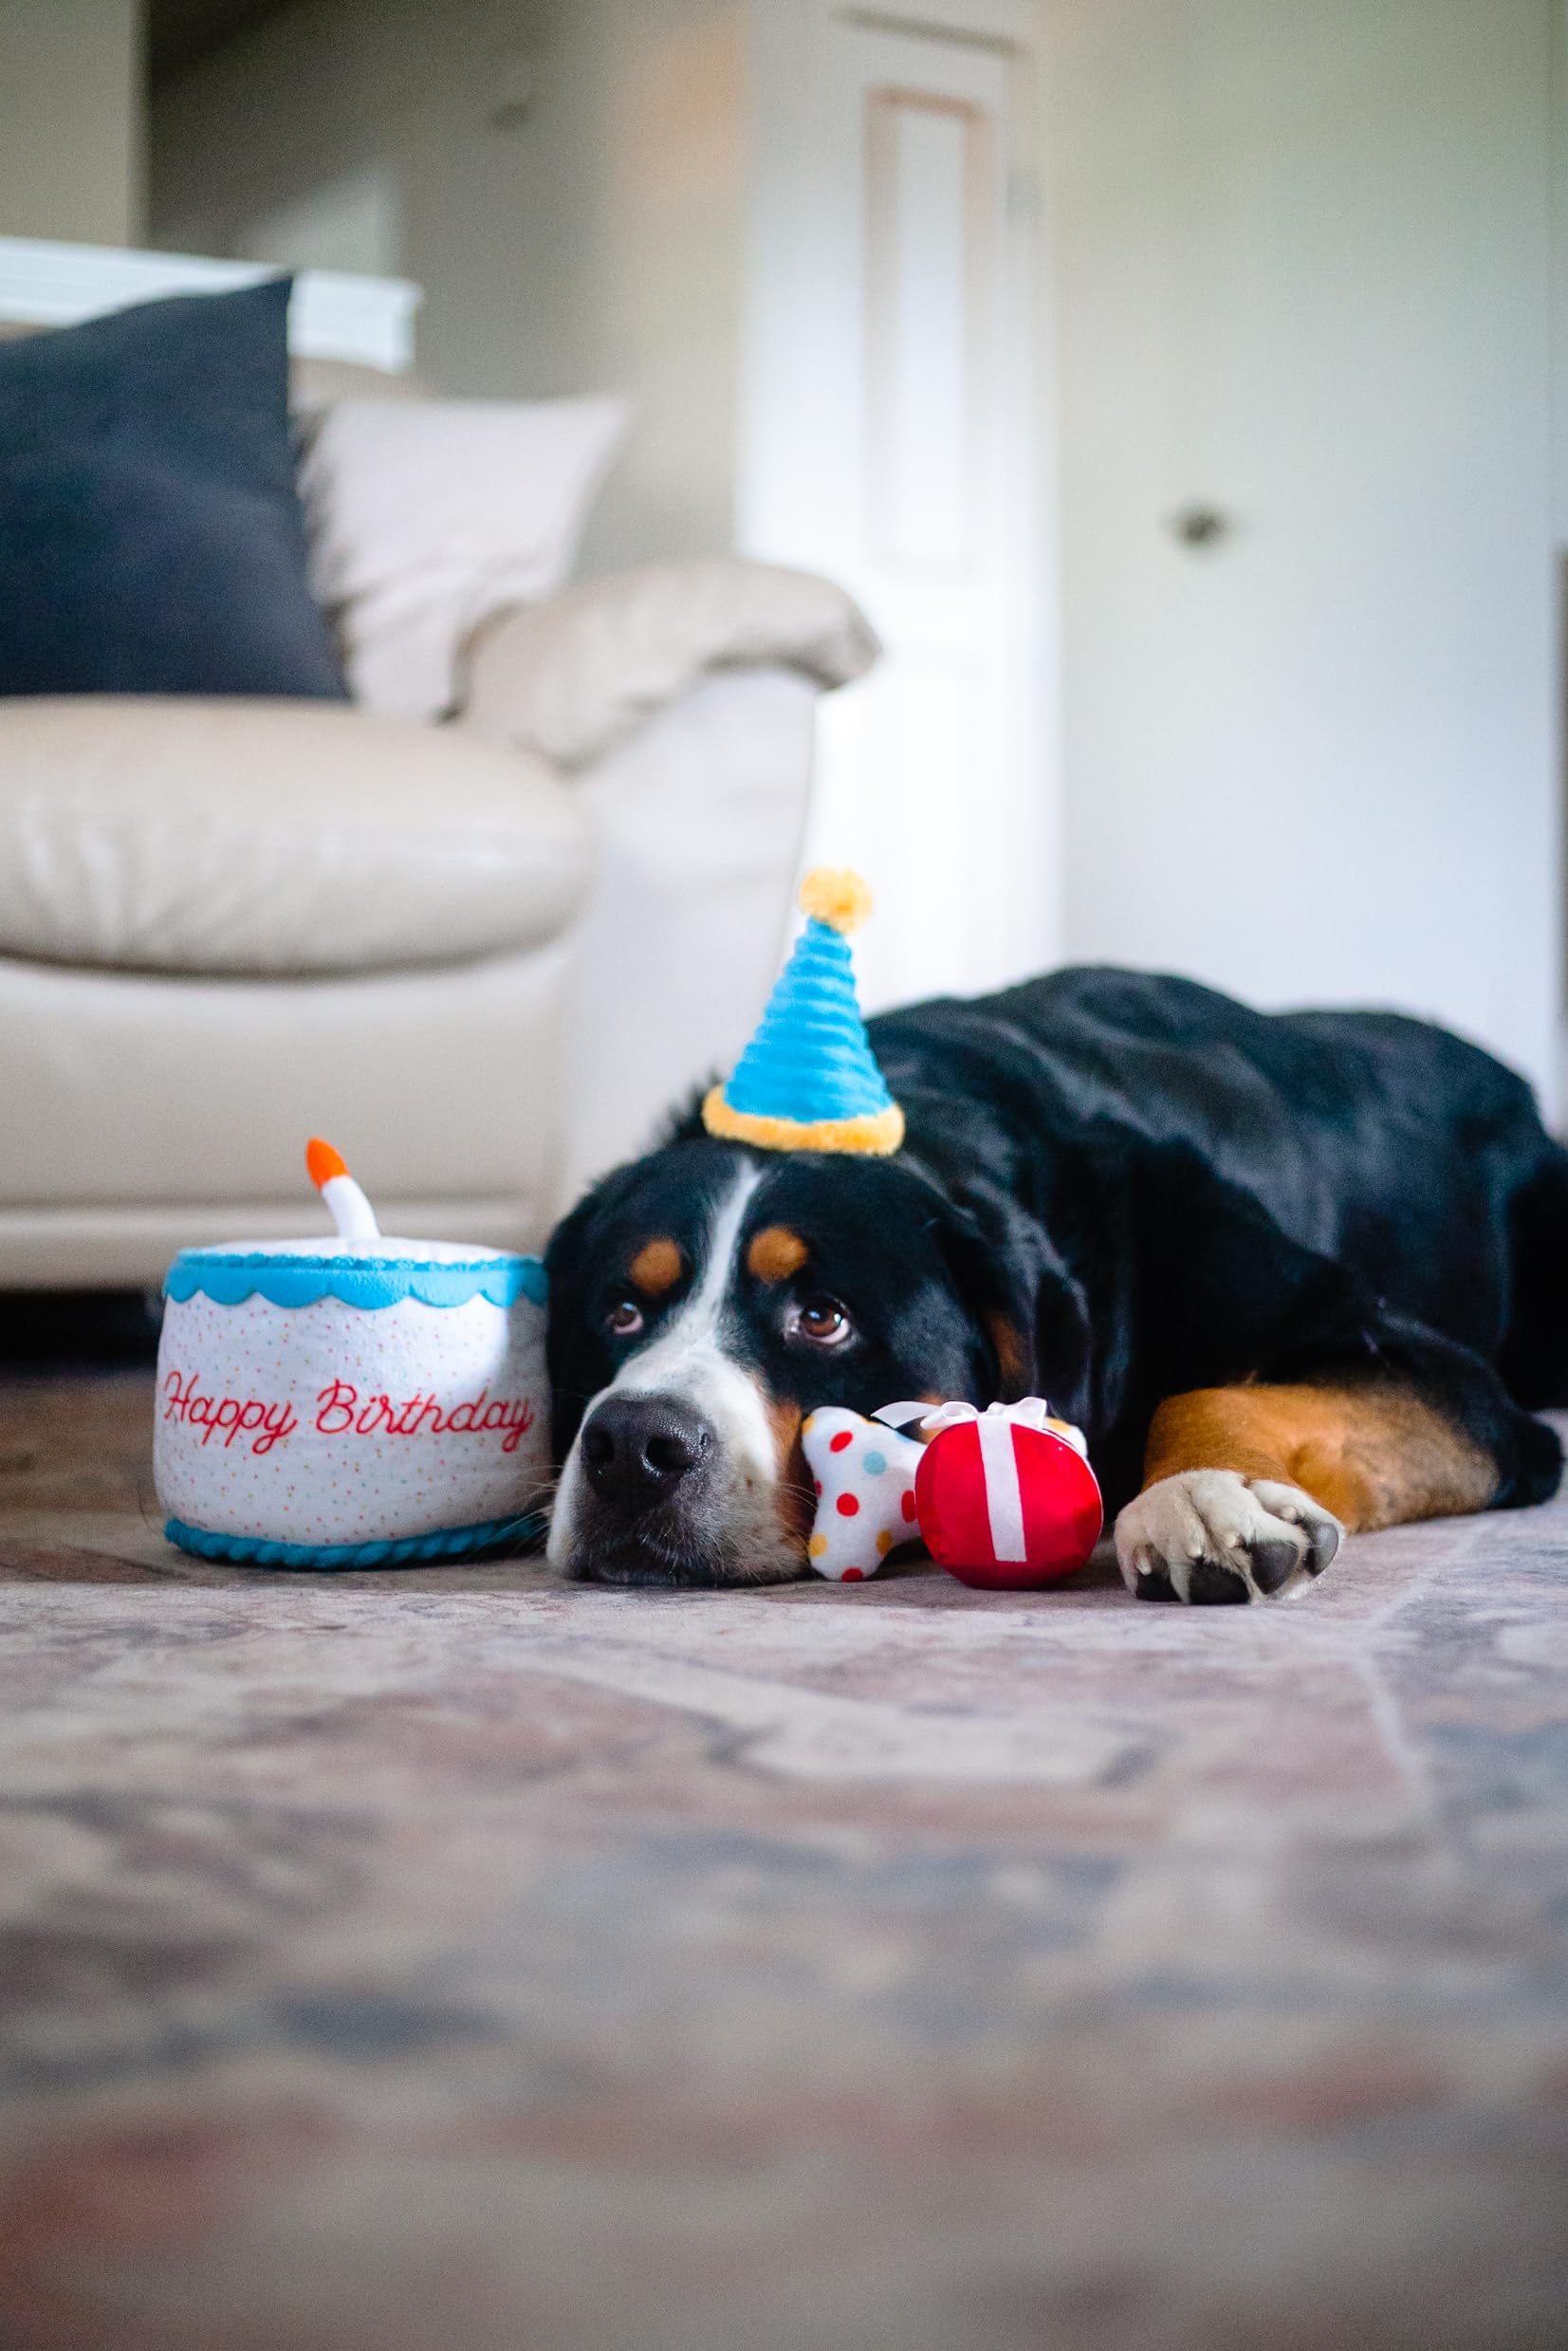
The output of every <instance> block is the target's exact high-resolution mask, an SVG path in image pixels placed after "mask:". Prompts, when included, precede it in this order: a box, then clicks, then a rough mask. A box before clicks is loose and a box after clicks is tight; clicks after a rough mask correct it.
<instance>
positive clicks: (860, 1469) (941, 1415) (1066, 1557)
mask: <svg viewBox="0 0 1568 2351" xmlns="http://www.w3.org/2000/svg"><path fill="white" fill-rule="evenodd" d="M911 1422H915V1423H918V1425H919V1427H920V1428H921V1429H922V1430H923V1431H924V1432H925V1433H926V1435H927V1436H928V1437H929V1439H930V1442H929V1443H925V1444H921V1443H919V1442H918V1441H917V1440H916V1439H915V1438H913V1437H910V1436H905V1435H903V1434H902V1430H903V1429H904V1428H905V1427H907V1426H908V1425H909V1424H910V1423H911ZM801 1443H802V1450H803V1452H804V1453H805V1457H806V1464H807V1467H808V1468H809V1469H810V1472H811V1475H812V1479H813V1482H814V1483H815V1485H816V1489H817V1517H816V1524H815V1526H814V1527H813V1529H812V1534H811V1538H810V1542H809V1545H808V1546H807V1547H808V1551H809V1555H810V1559H811V1564H812V1565H813V1566H814V1567H815V1568H816V1570H817V1572H818V1574H819V1575H821V1576H827V1577H829V1578H830V1579H831V1580H832V1581H834V1582H836V1583H859V1582H861V1581H862V1580H863V1579H864V1578H865V1577H867V1576H873V1575H875V1574H876V1570H877V1568H878V1567H879V1566H880V1565H881V1564H882V1562H883V1560H884V1559H886V1557H887V1555H888V1553H889V1552H890V1551H892V1550H894V1549H895V1548H896V1546H898V1545H899V1544H902V1543H908V1542H912V1541H913V1540H914V1539H915V1538H916V1537H918V1538H919V1540H920V1541H922V1542H923V1543H924V1544H925V1546H926V1547H927V1549H928V1550H929V1551H930V1553H931V1555H932V1559H934V1560H935V1561H936V1562H937V1564H939V1565H940V1566H943V1567H946V1568H947V1569H948V1571H949V1573H950V1575H955V1576H957V1577H958V1578H959V1580H960V1581H961V1582H962V1583H972V1584H978V1585H982V1586H985V1587H987V1588H990V1589H993V1590H1025V1589H1031V1588H1034V1587H1036V1586H1038V1585H1040V1584H1042V1583H1055V1582H1056V1581H1057V1580H1058V1578H1060V1577H1061V1576H1066V1575H1071V1574H1073V1572H1074V1571H1075V1570H1076V1569H1077V1568H1079V1567H1081V1566H1082V1565H1083V1564H1084V1563H1085V1562H1086V1561H1087V1559H1088V1557H1089V1554H1090V1553H1091V1551H1093V1549H1094V1547H1095V1545H1096V1544H1097V1543H1098V1540H1099V1532H1100V1527H1101V1524H1102V1510H1101V1505H1100V1493H1099V1487H1098V1482H1097V1480H1096V1478H1095V1473H1094V1472H1093V1471H1092V1470H1091V1469H1090V1467H1089V1463H1088V1459H1087V1447H1086V1446H1085V1443H1084V1440H1083V1436H1082V1434H1081V1432H1080V1431H1079V1430H1078V1429H1075V1428H1074V1427H1073V1426H1072V1424H1071V1423H1070V1422H1069V1421H1065V1420H1060V1419H1057V1418H1056V1417H1054V1416H1053V1415H1052V1413H1051V1410H1050V1407H1049V1405H1047V1404H1046V1402H1045V1401H1044V1399H1043V1398H1042V1397H1038V1396H1030V1397H1025V1398H1024V1399H1023V1401H1022V1402H1021V1403H1017V1404H992V1405H990V1406H988V1407H987V1410H986V1411H985V1412H983V1413H982V1412H980V1411H978V1410H977V1409H976V1407H975V1406H974V1405H973V1404H965V1403H950V1404H931V1403H929V1402H915V1403H903V1404H886V1405H884V1406H883V1407H882V1409H881V1411H880V1412H879V1413H877V1414H876V1417H875V1418H874V1419H870V1420H868V1419H866V1418H865V1417H864V1416H863V1415H862V1414H860V1413H857V1412H850V1411H848V1410H847V1409H845V1408H844V1407H843V1406H841V1405H826V1406H824V1407H823V1408H822V1409H821V1411H819V1412H815V1413H813V1414H812V1415H811V1416H810V1417H809V1418H808V1419H807V1420H806V1421H805V1422H804V1423H803V1424H802V1430H801Z"/></svg>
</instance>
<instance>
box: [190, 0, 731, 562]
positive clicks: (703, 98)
mask: <svg viewBox="0 0 1568 2351" xmlns="http://www.w3.org/2000/svg"><path fill="white" fill-rule="evenodd" d="M740 73H741V56H740V33H739V10H738V7H737V5H736V4H735V0H523V4H522V5H520V4H519V0H446V4H445V5H443V6H441V7H439V8H434V7H431V6H429V5H428V4H427V0H301V5H299V6H297V7H295V8H293V9H288V10H287V11H286V12H285V13H284V14H283V15H281V16H279V17H276V18H274V19H272V20H270V21H269V22H267V23H266V24H263V25H262V26H260V27H259V28H256V29H254V30H253V31H251V32H250V33H249V34H247V35H245V36H243V37H242V38H241V39H239V40H238V41H236V42H234V43H232V44H231V45H230V46H228V47H227V48H225V49H224V50H223V51H221V52H220V53H219V54H217V55H215V56H213V57H212V58H211V59H209V60H207V61H205V62H204V63H203V64H201V65H198V66H196V67H195V68H194V69H193V70H192V71H190V72H188V73H186V74H184V75H182V76H180V77H179V78H178V79H177V80H176V81H175V83H172V84H171V85H169V86H168V87H167V88H166V89H164V90H161V91H159V92H158V94H157V98H156V100H155V102H154V106H153V112H152V121H151V205H152V227H151V234H152V239H153V241H154V242H155V243H156V244H158V245H160V246H164V247H170V248H175V249H178V250H188V251H189V250H198V251H205V252H212V253H219V254H231V253H232V254H243V255H245V256H247V257H249V258H254V259H258V260H269V261H271V260H275V261H278V262H280V263H284V264H286V265H293V266H298V265H300V264H302V263H304V262H311V261H314V262H318V263H323V264H326V265H329V266H338V267H348V268H372V269H383V270H385V269H390V270H393V271H395V272H397V273H398V274H401V275H404V276H407V277H411V278H414V279H416V280H417V281H418V282H419V283H420V284H421V285H422V286H423V287H425V289H426V304H425V307H424V309H423V311H422V313H421V316H420V323H419V348H418V361H417V364H418V367H419V370H420V373H421V374H422V375H424V376H425V377H426V378H427V379H429V380H430V381H431V382H432V383H433V384H434V385H435V386H436V387H437V388H438V389H440V390H443V391H447V392H453V393H469V394H480V395H486V396H494V397H513V398H516V397H526V396H544V395H552V394H560V393H567V392H581V391H597V390H607V389H614V390H629V391H631V392H633V393H634V394H635V395H636V398H637V400H638V402H639V422H638V426H637V429H636V435H635V437H634V441H633V444H632V446H631V449H630V450H629V452H628V454H627V456H626V457H625V458H624V459H623V461H622V463H621V465H620V466H619V468H618V471H617V473H616V475H615V476H614V477H613V479H612V482H611V484H610V486H609V488H608V490H607V491H606V493H605V496H604V500H603V502H602V506H601V510H600V515H599V516H598V517H596V522H595V525H594V528H593V531H592V534H591V541H590V549H589V561H590V563H592V564H599V565H608V564H612V563H618V562H631V561H637V560H640V559H642V558H644V557H647V556H651V555H655V554H666V553H678V552H683V551H687V550H692V551H697V550H700V549H705V548H710V547H714V546H725V545H728V544H729V538H730V535H731V531H732V528H733V521H732V510H731V504H732V484H733V473H734V467H733V446H734V415H733V406H734V379H735V338H736V332H737V312H738V303H737V294H736V282H737V272H738V268H739V239H740V219H739V205H738V174H739V163H738V157H737V155H736V152H735V142H736V140H737V139H738V138H739V136H740V123H741V119H742V109H741V106H740V103H739V77H740Z"/></svg>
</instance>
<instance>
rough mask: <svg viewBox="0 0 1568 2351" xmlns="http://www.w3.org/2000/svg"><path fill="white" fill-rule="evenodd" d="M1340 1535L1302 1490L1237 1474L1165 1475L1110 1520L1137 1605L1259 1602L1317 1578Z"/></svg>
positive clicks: (1341, 1538) (1335, 1524)
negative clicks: (1151, 1602) (1289, 1585)
mask: <svg viewBox="0 0 1568 2351" xmlns="http://www.w3.org/2000/svg"><path fill="white" fill-rule="evenodd" d="M1344 1534H1345V1530H1344V1528H1343V1527H1341V1526H1340V1524H1339V1522H1338V1520H1337V1518H1333V1517H1331V1516H1330V1514H1329V1512H1328V1511H1327V1510H1324V1509H1320V1508H1319V1505H1318V1504H1317V1503H1316V1502H1314V1501H1313V1499H1312V1496H1311V1495H1310V1494H1304V1493H1302V1491H1301V1488H1300V1487H1299V1486H1284V1485H1281V1484H1278V1483H1277V1482H1276V1481H1275V1480H1273V1479H1272V1478H1263V1477H1259V1478H1250V1477H1241V1476H1238V1474H1237V1472H1235V1471H1234V1470H1183V1471H1182V1472H1180V1473H1179V1475H1177V1476H1175V1477H1162V1478H1161V1479H1160V1480H1159V1482H1158V1484H1157V1485H1153V1486H1150V1487H1147V1488H1146V1489H1145V1490H1144V1491H1143V1492H1142V1493H1141V1494H1139V1495H1138V1496H1137V1499H1136V1500H1135V1501H1134V1502H1130V1503H1129V1504H1128V1505H1127V1508H1126V1509H1125V1510H1123V1511H1122V1513H1121V1516H1120V1517H1119V1518H1118V1519H1117V1521H1116V1561H1117V1564H1118V1565H1119V1566H1120V1568H1121V1572H1122V1578H1123V1581H1124V1582H1125V1583H1126V1585H1127V1588H1128V1590H1129V1591H1130V1592H1132V1593H1134V1594H1135V1596H1136V1597H1137V1598H1138V1599H1139V1600H1184V1601H1193V1602H1195V1603H1198V1604H1204V1603H1208V1604H1209V1605H1214V1604H1220V1605H1223V1604H1225V1603H1226V1602H1227V1601H1230V1602H1234V1601H1252V1600H1265V1599H1267V1598H1269V1597H1270V1596H1271V1595H1272V1594H1274V1593H1276V1592H1280V1591H1282V1590H1283V1589H1284V1587H1285V1585H1286V1584H1287V1583H1292V1582H1294V1581H1295V1580H1296V1579H1297V1578H1298V1577H1301V1578H1306V1577H1310V1576H1319V1575H1321V1574H1322V1572H1323V1569H1324V1568H1325V1567H1326V1566H1327V1565H1328V1564H1329V1562H1330V1561H1331V1560H1332V1559H1333V1557H1334V1555H1335V1553H1336V1552H1337V1550H1338V1548H1339V1546H1340V1544H1341V1543H1342V1542H1343V1541H1344Z"/></svg>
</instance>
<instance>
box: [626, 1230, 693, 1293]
mask: <svg viewBox="0 0 1568 2351" xmlns="http://www.w3.org/2000/svg"><path fill="white" fill-rule="evenodd" d="M626 1270H627V1272H628V1273H629V1274H630V1275H631V1277H632V1280H633V1281H634V1282H635V1283H636V1287H637V1288H638V1289H639V1290H641V1291H642V1293H643V1295H644V1297H646V1298H662V1297H663V1296H664V1293H665V1291H666V1290H671V1289H673V1288H674V1287H675V1284H676V1283H677V1282H678V1281H679V1280H680V1250H678V1249H677V1248H676V1246H675V1244H674V1242H673V1241H672V1240H671V1239H670V1238H669V1237H668V1235H666V1234H662V1233H661V1234H660V1235H659V1237H658V1238H657V1239H656V1240H653V1241H644V1243H643V1245H642V1247H641V1248H640V1249H639V1250H638V1251H637V1253H636V1256H635V1257H634V1258H633V1260H632V1262H631V1264H630V1265H629V1266H628V1267H627V1268H626Z"/></svg>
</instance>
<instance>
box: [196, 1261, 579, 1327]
mask: <svg viewBox="0 0 1568 2351" xmlns="http://www.w3.org/2000/svg"><path fill="white" fill-rule="evenodd" d="M198 1291H200V1292H201V1293H202V1295H203V1296H205V1297H208V1298H211V1299H212V1300H213V1301H214V1302H215V1303H216V1304H217V1305H220V1306H237V1305H240V1304H241V1303H242V1302H243V1301H244V1300H245V1299H247V1298H257V1297H259V1298H266V1299H267V1300H269V1301H270V1303H271V1304H272V1305H275V1306H309V1305H314V1304H315V1302H316V1300H317V1299H318V1298H336V1299H337V1300H338V1301H339V1302H340V1304H341V1305H345V1306H358V1307H360V1308H362V1309H364V1310H365V1311H367V1312H371V1313H374V1312H375V1310H376V1309H377V1308H378V1306H393V1305H397V1303H398V1301H399V1300H400V1299H404V1298H417V1299H418V1300H419V1301H420V1303H421V1305H427V1306H466V1305H468V1303H469V1301H470V1298H488V1299H489V1302H490V1304H491V1305H492V1306H511V1305H516V1303H517V1301H518V1299H519V1298H530V1299H532V1301H533V1303H534V1305H536V1306H542V1305H544V1300H545V1296H546V1294H547V1285H546V1282H545V1278H544V1267H543V1266H542V1265H541V1263H540V1261H539V1259H538V1258H537V1257H484V1258H476V1259H472V1260H470V1262H469V1263H468V1264H466V1265H465V1264H461V1263H454V1264H451V1265H443V1264H439V1263H435V1262H433V1261H432V1260H431V1259H430V1258H428V1257H377V1258H364V1257H325V1256H323V1257H280V1256H275V1255H272V1254H271V1253H270V1252H263V1251H259V1250H258V1251H257V1252H255V1253H254V1254H252V1255H245V1254H241V1253H236V1252H235V1251H234V1250H204V1249H182V1250H180V1252H179V1255H178V1256H177V1257H176V1258H175V1262H174V1264H173V1265H172V1266H171V1267H170V1268H169V1270H168V1272H167V1274H166V1275H165V1276H164V1281H163V1295H164V1296H165V1298H173V1299H175V1301H176V1302H177V1303H183V1301H184V1300H186V1299H187V1298H194V1297H195V1295H196V1293H197V1292H198Z"/></svg>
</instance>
